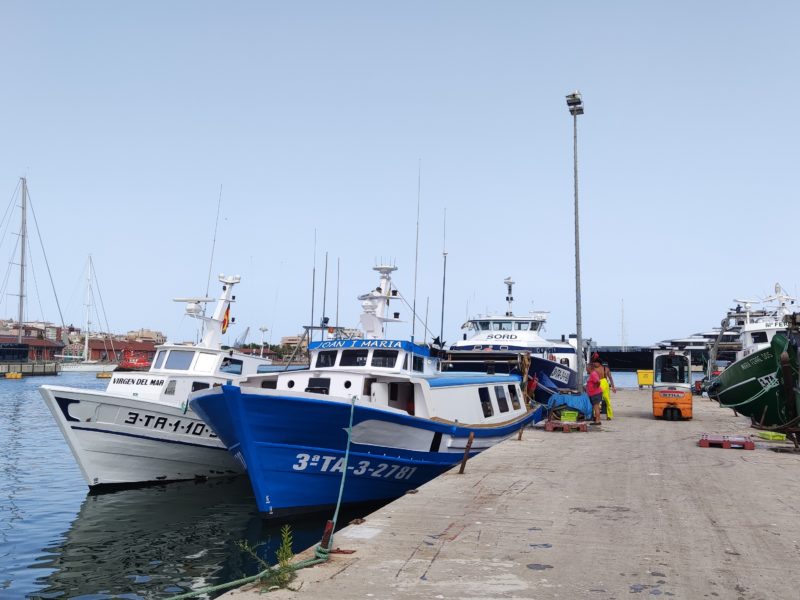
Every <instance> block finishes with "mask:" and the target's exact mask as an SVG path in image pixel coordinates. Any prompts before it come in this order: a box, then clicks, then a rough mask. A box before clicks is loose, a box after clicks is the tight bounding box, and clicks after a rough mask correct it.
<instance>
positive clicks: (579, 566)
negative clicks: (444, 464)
mask: <svg viewBox="0 0 800 600" xmlns="http://www.w3.org/2000/svg"><path fill="white" fill-rule="evenodd" d="M612 400H613V403H614V410H615V419H614V420H613V421H608V422H607V421H605V420H604V421H603V423H602V425H601V426H600V427H591V428H590V430H589V432H587V433H579V432H573V433H563V432H545V431H543V430H541V429H527V430H526V431H525V433H524V436H523V439H522V441H517V440H516V439H515V438H514V439H510V440H508V441H506V442H504V443H502V444H500V445H498V446H496V447H494V448H492V449H490V450H488V451H486V452H484V453H482V454H481V455H479V456H478V457H476V458H474V459H473V460H471V461H469V463H468V464H467V468H466V473H465V474H463V475H459V474H458V473H457V469H454V470H452V471H450V472H448V473H446V474H445V475H443V476H441V477H439V478H438V479H436V480H435V481H432V482H430V483H429V484H427V485H425V486H423V487H421V488H420V489H419V490H418V491H417V493H414V494H408V495H406V496H404V497H402V498H400V499H398V500H397V501H395V502H393V503H391V504H389V505H387V506H385V507H383V508H382V509H380V510H378V511H376V512H375V513H373V514H371V515H369V516H368V517H366V519H365V521H364V522H363V523H361V524H357V525H355V524H354V525H350V526H348V527H347V528H345V529H343V530H342V531H340V532H338V533H337V534H336V536H335V538H334V545H335V546H336V547H338V548H341V549H347V550H354V551H355V552H354V553H353V554H333V555H332V556H331V559H330V560H329V561H328V562H327V563H325V564H322V565H318V566H315V567H313V568H309V569H303V570H301V571H299V572H298V574H297V578H296V579H295V581H294V582H293V583H292V584H291V587H292V588H293V589H294V590H295V591H292V590H286V589H284V590H277V591H274V592H272V593H271V594H270V595H269V596H268V597H270V598H276V599H277V598H293V599H294V598H326V599H348V600H350V599H354V598H371V599H381V598H436V599H458V598H467V599H479V598H480V599H483V598H537V599H547V598H590V599H597V600H610V599H615V598H616V599H619V598H636V597H652V596H665V597H670V598H685V599H698V598H720V599H728V598H733V599H744V600H751V599H759V598H764V599H770V600H772V599H778V598H780V599H798V598H800V575H798V572H797V569H798V565H800V455H797V454H788V453H778V452H774V451H772V450H770V448H772V447H777V446H781V447H787V443H786V442H766V441H763V440H760V439H759V438H755V437H754V439H756V440H757V443H756V449H755V450H739V449H721V448H700V447H699V446H698V443H697V442H698V440H699V439H700V436H701V434H702V433H706V432H707V433H719V434H728V435H730V434H735V435H747V434H754V433H755V431H754V430H752V429H751V428H750V427H749V424H748V421H747V420H746V419H745V418H743V417H736V416H735V415H734V414H733V412H732V411H731V410H729V409H722V408H720V407H719V406H718V405H717V404H716V403H713V402H711V401H709V400H708V399H707V398H699V397H695V403H694V410H695V413H694V414H695V416H694V419H693V420H691V421H684V422H667V421H657V420H655V419H653V417H652V414H651V411H650V392H649V390H647V389H646V390H621V391H620V392H619V393H618V394H616V395H614V396H613V398H612ZM789 445H790V444H789ZM303 557H304V555H300V556H298V559H299V558H303ZM264 597H265V596H263V594H261V593H259V590H258V589H257V588H252V587H251V588H249V589H247V588H245V589H240V590H234V591H232V592H229V593H228V594H226V595H225V596H224V598H226V599H227V600H249V599H255V598H264Z"/></svg>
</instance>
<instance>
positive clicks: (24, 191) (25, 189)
mask: <svg viewBox="0 0 800 600" xmlns="http://www.w3.org/2000/svg"><path fill="white" fill-rule="evenodd" d="M20 179H22V222H21V224H20V229H19V235H20V247H19V332H18V333H17V343H18V344H21V343H22V331H23V329H24V327H23V326H22V319H23V317H24V315H23V312H24V309H25V245H26V243H27V241H26V238H25V235H26V234H27V228H28V225H27V223H28V220H27V219H28V213H27V210H28V180H27V179H25V178H24V177H21V178H20Z"/></svg>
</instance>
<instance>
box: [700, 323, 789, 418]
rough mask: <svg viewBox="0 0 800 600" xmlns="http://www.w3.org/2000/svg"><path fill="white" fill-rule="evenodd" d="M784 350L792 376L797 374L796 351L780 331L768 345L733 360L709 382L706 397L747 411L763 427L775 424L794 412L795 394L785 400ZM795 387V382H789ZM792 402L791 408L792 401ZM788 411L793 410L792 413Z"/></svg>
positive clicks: (742, 412) (738, 409) (729, 406)
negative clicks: (781, 358)
mask: <svg viewBox="0 0 800 600" xmlns="http://www.w3.org/2000/svg"><path fill="white" fill-rule="evenodd" d="M784 352H786V353H787V354H788V356H789V368H790V369H791V371H792V376H793V379H795V380H796V376H797V367H798V363H797V352H796V348H795V347H794V346H791V345H790V344H789V340H788V338H787V337H786V336H785V335H783V334H776V335H775V337H773V339H772V342H771V343H770V346H769V347H768V348H763V349H761V350H759V351H757V352H754V353H752V354H750V355H748V356H746V357H744V358H742V359H740V360H738V361H736V362H734V363H731V364H730V365H729V366H728V367H727V368H726V369H725V370H724V371H723V372H722V373H720V375H719V377H717V378H716V379H715V380H713V381H712V382H711V384H710V385H709V386H708V395H709V397H711V398H713V399H715V400H717V401H719V403H720V405H722V406H725V407H728V408H733V409H735V410H736V411H737V412H738V413H740V414H743V415H746V416H748V417H750V418H751V419H752V420H753V423H754V424H756V425H759V426H763V427H777V426H781V425H785V424H786V423H789V422H790V421H792V420H793V419H794V418H795V417H796V416H797V411H798V409H800V406H798V405H797V402H798V400H797V396H796V393H795V394H794V395H795V397H794V398H791V399H790V403H789V404H787V401H786V396H785V386H784V383H785V374H784V371H783V369H782V368H781V362H780V357H781V354H783V353H784ZM790 387H792V388H793V387H794V386H790ZM792 402H793V403H795V406H794V411H792V407H791V403H792ZM791 412H794V413H795V414H794V415H792V414H791Z"/></svg>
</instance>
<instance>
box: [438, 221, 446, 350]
mask: <svg viewBox="0 0 800 600" xmlns="http://www.w3.org/2000/svg"><path fill="white" fill-rule="evenodd" d="M442 263H443V264H442V323H441V326H440V327H439V342H441V343H442V344H444V291H445V288H446V284H447V207H445V209H444V224H443V226H442Z"/></svg>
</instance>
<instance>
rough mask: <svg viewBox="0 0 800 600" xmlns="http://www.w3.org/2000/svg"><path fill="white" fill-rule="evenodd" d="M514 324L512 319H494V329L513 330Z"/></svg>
mask: <svg viewBox="0 0 800 600" xmlns="http://www.w3.org/2000/svg"><path fill="white" fill-rule="evenodd" d="M512 325H513V323H511V321H492V329H493V330H494V331H511V327H512Z"/></svg>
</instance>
